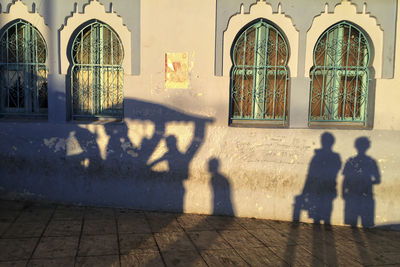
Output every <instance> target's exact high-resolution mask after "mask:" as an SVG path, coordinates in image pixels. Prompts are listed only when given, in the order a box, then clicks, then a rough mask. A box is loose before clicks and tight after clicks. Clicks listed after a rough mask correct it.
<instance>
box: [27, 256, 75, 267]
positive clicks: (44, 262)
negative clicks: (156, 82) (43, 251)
mask: <svg viewBox="0 0 400 267" xmlns="http://www.w3.org/2000/svg"><path fill="white" fill-rule="evenodd" d="M74 262H75V258H74V257H69V258H57V259H32V260H30V261H29V263H28V265H27V267H47V266H57V267H70V266H74Z"/></svg>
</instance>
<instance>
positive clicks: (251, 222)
mask: <svg viewBox="0 0 400 267" xmlns="http://www.w3.org/2000/svg"><path fill="white" fill-rule="evenodd" d="M235 222H237V223H238V224H240V225H241V226H242V227H243V228H245V229H247V230H254V229H264V228H271V226H270V225H269V224H268V222H267V221H266V220H259V219H255V218H237V219H236V221H235Z"/></svg>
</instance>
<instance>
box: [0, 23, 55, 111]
mask: <svg viewBox="0 0 400 267" xmlns="http://www.w3.org/2000/svg"><path fill="white" fill-rule="evenodd" d="M0 36H1V37H0V90H1V92H0V93H1V95H0V101H1V105H0V113H2V114H20V115H40V114H47V68H46V57H47V47H46V42H45V41H44V39H43V36H42V35H41V34H40V33H39V31H38V30H37V29H36V28H35V27H34V26H33V25H32V24H30V23H28V22H26V21H23V20H17V21H14V22H13V23H12V24H10V25H8V26H6V27H5V29H4V30H3V31H2V32H1V35H0Z"/></svg>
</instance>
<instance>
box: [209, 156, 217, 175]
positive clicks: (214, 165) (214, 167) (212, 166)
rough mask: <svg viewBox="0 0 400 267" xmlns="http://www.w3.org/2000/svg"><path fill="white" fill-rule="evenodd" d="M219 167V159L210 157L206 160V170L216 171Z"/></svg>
mask: <svg viewBox="0 0 400 267" xmlns="http://www.w3.org/2000/svg"><path fill="white" fill-rule="evenodd" d="M218 169H219V160H218V159H216V158H212V159H210V160H209V161H208V171H209V172H211V173H216V172H218Z"/></svg>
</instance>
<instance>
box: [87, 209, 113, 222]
mask: <svg viewBox="0 0 400 267" xmlns="http://www.w3.org/2000/svg"><path fill="white" fill-rule="evenodd" d="M84 217H85V220H115V214H114V210H113V209H110V208H87V209H86V210H85V215H84Z"/></svg>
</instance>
